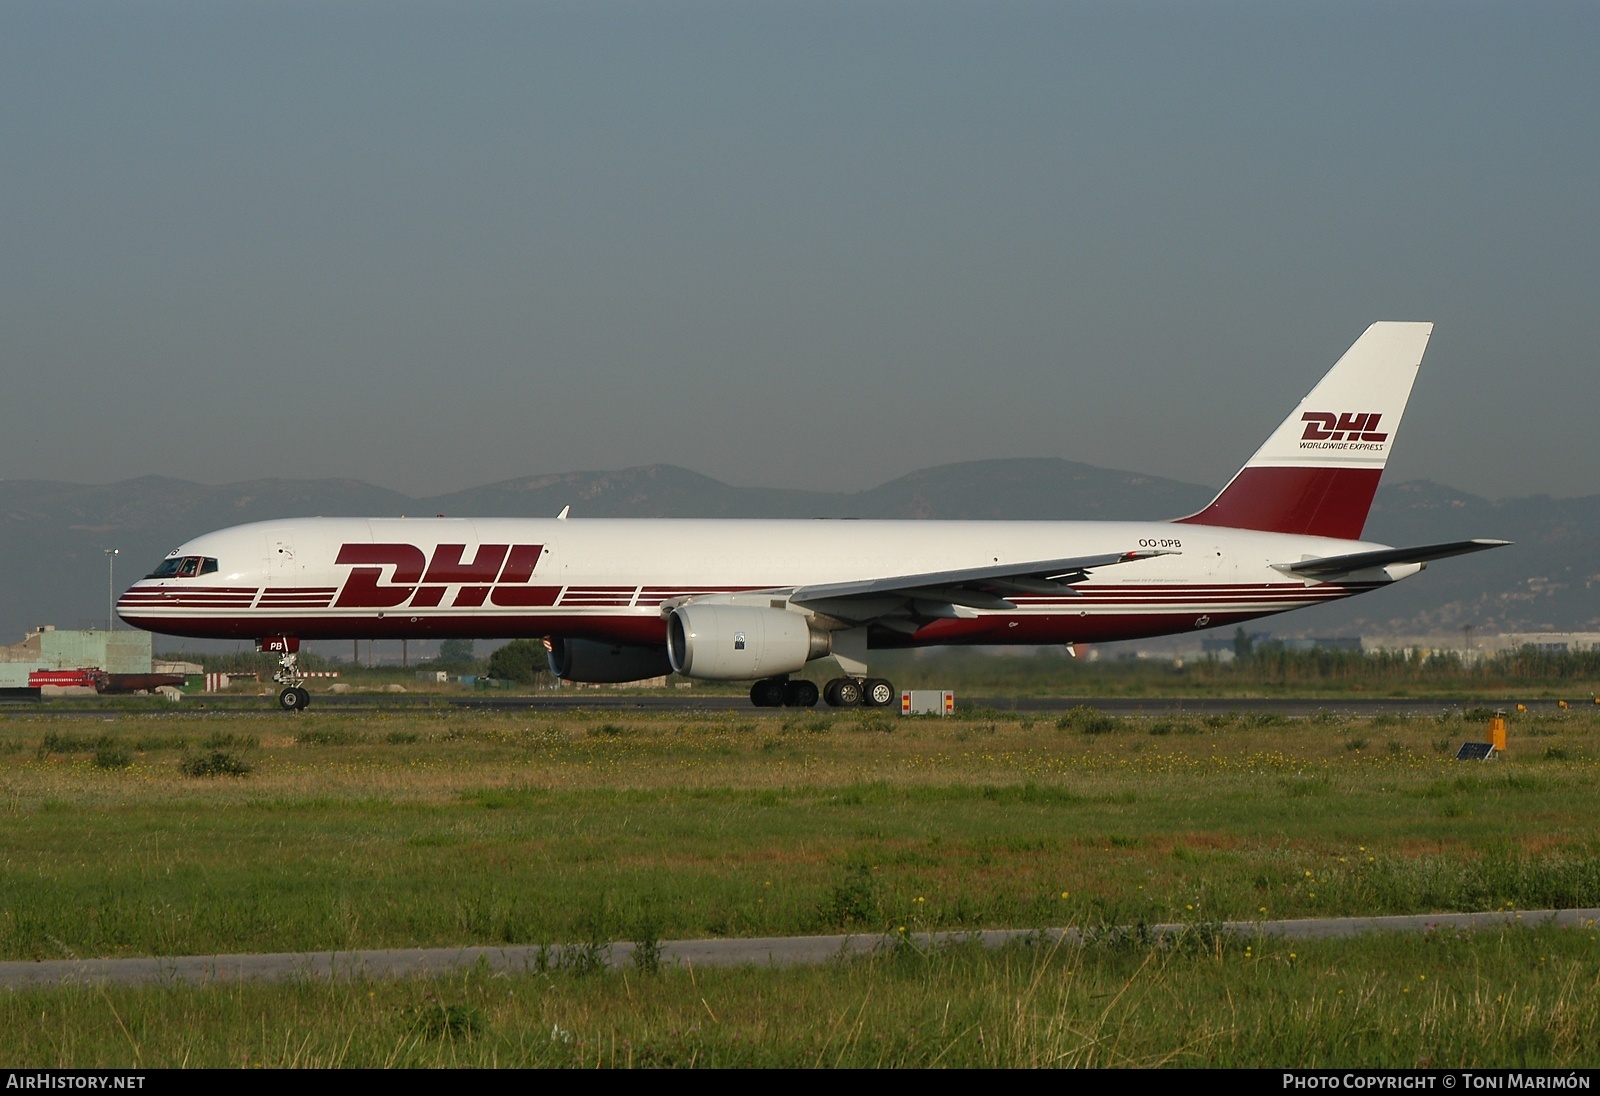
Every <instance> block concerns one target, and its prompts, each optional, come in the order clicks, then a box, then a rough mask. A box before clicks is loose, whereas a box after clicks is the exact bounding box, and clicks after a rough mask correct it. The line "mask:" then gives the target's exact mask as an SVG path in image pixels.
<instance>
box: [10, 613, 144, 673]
mask: <svg viewBox="0 0 1600 1096" xmlns="http://www.w3.org/2000/svg"><path fill="white" fill-rule="evenodd" d="M151 639H152V636H151V635H150V633H149V632H138V631H133V630H132V629H129V630H126V631H117V632H108V631H105V630H103V629H91V630H89V631H83V632H77V631H64V630H61V629H58V628H56V627H55V626H54V625H51V624H41V625H40V626H39V627H38V628H37V629H35V630H34V631H32V632H29V633H28V635H27V637H26V638H24V639H23V641H22V642H21V643H14V644H12V645H11V646H9V647H0V689H17V688H25V687H26V686H27V684H28V674H29V673H30V672H32V671H34V670H79V669H88V668H90V667H93V668H94V669H97V670H103V671H105V672H106V673H108V674H148V673H150V672H151V648H150V641H151Z"/></svg>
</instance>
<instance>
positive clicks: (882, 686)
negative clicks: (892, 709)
mask: <svg viewBox="0 0 1600 1096" xmlns="http://www.w3.org/2000/svg"><path fill="white" fill-rule="evenodd" d="M866 690H867V698H866V700H865V704H866V706H867V707H869V708H887V707H888V706H889V705H891V704H893V703H894V686H893V685H891V684H890V683H889V682H887V681H885V680H883V678H881V677H874V678H871V679H869V680H868V681H867V683H866Z"/></svg>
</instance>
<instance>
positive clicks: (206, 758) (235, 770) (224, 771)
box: [178, 750, 254, 776]
mask: <svg viewBox="0 0 1600 1096" xmlns="http://www.w3.org/2000/svg"><path fill="white" fill-rule="evenodd" d="M178 767H179V769H181V770H182V771H183V775H184V776H248V775H249V773H250V771H251V769H253V768H254V766H252V765H251V764H250V763H249V762H247V761H244V760H243V759H241V758H238V757H235V756H233V754H231V753H228V752H227V751H225V750H212V751H211V752H210V753H204V754H191V755H190V756H188V757H186V758H184V759H183V761H182V762H180V763H179V766H178Z"/></svg>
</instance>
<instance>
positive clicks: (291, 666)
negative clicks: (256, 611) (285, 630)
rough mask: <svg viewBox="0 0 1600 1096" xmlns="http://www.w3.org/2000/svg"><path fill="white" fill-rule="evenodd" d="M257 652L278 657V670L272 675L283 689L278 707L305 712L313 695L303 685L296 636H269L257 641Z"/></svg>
mask: <svg viewBox="0 0 1600 1096" xmlns="http://www.w3.org/2000/svg"><path fill="white" fill-rule="evenodd" d="M256 650H258V651H268V652H271V653H273V654H276V655H278V656H279V657H278V669H277V671H276V672H275V673H273V675H272V680H273V681H276V682H277V683H278V684H279V685H282V686H283V689H282V690H281V691H279V693H278V707H279V708H281V709H283V710H284V711H286V712H298V711H303V710H304V709H305V706H306V705H307V704H310V703H311V694H310V693H309V692H307V691H306V688H305V686H304V685H302V684H301V682H302V681H304V680H305V679H304V678H302V677H301V676H300V640H299V639H298V638H296V637H295V636H269V637H267V638H266V639H258V640H256Z"/></svg>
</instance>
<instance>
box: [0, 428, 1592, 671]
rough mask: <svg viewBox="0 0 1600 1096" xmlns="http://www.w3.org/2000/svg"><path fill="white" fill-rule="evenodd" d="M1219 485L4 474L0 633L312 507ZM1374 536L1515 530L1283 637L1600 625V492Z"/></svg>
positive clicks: (615, 508)
mask: <svg viewBox="0 0 1600 1096" xmlns="http://www.w3.org/2000/svg"><path fill="white" fill-rule="evenodd" d="M1214 493H1215V492H1214V489H1213V488H1209V487H1202V486H1198V485H1196V484H1190V483H1180V482H1178V481H1175V480H1167V479H1161V478H1159V477H1155V476H1144V475H1139V474H1136V473H1132V472H1119V471H1115V470H1112V469H1106V468H1097V467H1094V466H1093V465H1088V464H1080V463H1077V462H1074V461H1065V460H1053V459H1031V460H1030V459H1018V460H992V461H970V462H965V463H961V464H948V465H942V466H940V467H937V468H928V469H923V470H922V471H919V472H913V473H911V474H909V475H906V476H902V477H900V478H898V479H895V480H890V481H889V482H888V483H884V484H881V485H880V486H877V487H874V488H871V489H870V490H866V491H859V492H854V493H834V492H824V491H795V490H779V489H768V488H757V487H733V486H730V485H729V484H726V483H722V482H721V481H719V480H715V479H712V478H710V477H709V476H703V475H700V474H698V473H696V472H691V471H689V470H687V469H684V468H677V467H674V466H672V465H649V466H647V467H642V468H627V469H622V470H619V471H612V472H569V473H562V474H558V475H547V476H529V477H525V478H522V479H515V480H506V481H504V482H500V483H493V484H489V485H486V486H483V487H475V488H472V489H469V490H465V491H455V492H451V493H449V494H445V495H438V496H434V497H431V498H413V497H410V496H407V495H403V494H401V493H399V492H396V491H389V490H385V489H384V488H381V487H374V486H372V485H371V484H366V483H361V482H359V481H355V480H252V481H249V482H245V483H233V484H223V485H219V486H206V485H203V484H197V483H190V482H188V481H185V480H176V479H167V478H162V477H155V476H146V477H141V478H139V479H132V480H126V481H124V482H122V483H116V484H108V485H96V486H87V485H83V484H71V483H55V482H50V481H42V480H9V481H0V566H3V567H4V573H5V574H6V575H7V576H8V578H7V580H6V581H5V582H4V583H3V584H0V642H15V640H16V639H20V638H21V635H22V633H23V631H25V630H26V629H27V628H29V627H32V626H34V625H37V624H41V623H50V624H57V625H60V626H62V627H84V626H92V625H103V624H104V623H105V620H106V587H107V582H106V580H107V560H106V556H105V549H108V548H118V549H120V550H121V554H120V555H119V556H118V557H117V561H116V578H117V585H118V587H119V589H120V588H121V587H125V586H126V585H127V584H128V583H129V582H131V581H132V580H133V579H134V578H135V577H137V576H138V575H141V574H143V573H145V572H146V571H148V570H149V569H150V568H151V567H153V566H154V565H155V563H156V562H157V561H158V560H159V559H161V557H162V556H164V555H165V554H166V553H167V552H168V551H170V550H171V549H172V548H173V547H175V546H176V545H178V544H180V543H181V542H183V541H184V540H186V539H188V538H190V537H193V536H197V535H198V534H200V533H204V532H209V531H210V530H213V529H220V528H223V527H226V526H229V525H238V524H241V523H243V522H248V521H264V520H268V519H271V518H282V517H306V516H317V515H320V516H329V517H331V516H337V515H346V516H348V515H357V516H382V515H400V514H410V515H424V514H426V515H432V514H450V515H461V516H482V517H501V516H504V517H553V516H555V514H557V513H559V512H560V510H561V508H562V507H563V506H568V505H570V506H571V507H572V513H573V517H574V518H575V519H579V520H581V519H582V518H585V517H730V518H731V517H767V518H770V517H834V518H850V517H854V518H874V517H878V518H910V519H918V518H957V519H985V518H987V519H1054V518H1063V519H1070V518H1079V519H1102V520H1116V519H1164V518H1171V517H1175V516H1178V515H1181V514H1186V513H1192V512H1193V511H1195V510H1198V509H1199V508H1200V507H1201V506H1203V505H1204V504H1205V503H1206V502H1207V501H1208V500H1209V499H1210V498H1211V496H1212V495H1213V494H1214ZM1366 535H1367V537H1368V538H1369V539H1373V540H1379V541H1384V542H1387V543H1391V544H1424V543H1430V542H1433V541H1444V540H1458V539H1462V538H1465V537H1471V536H1489V537H1503V538H1506V539H1509V540H1515V541H1517V542H1518V543H1517V546H1516V547H1514V548H1506V549H1501V550H1498V551H1495V552H1489V553H1485V554H1484V555H1481V556H1473V557H1469V558H1467V559H1460V560H1447V561H1443V562H1440V563H1436V564H1434V565H1432V566H1431V567H1430V568H1429V570H1428V572H1427V574H1426V575H1425V576H1423V577H1419V578H1417V579H1414V580H1412V581H1409V582H1405V583H1401V584H1399V585H1398V586H1396V587H1394V588H1392V589H1389V590H1384V591H1380V592H1378V593H1376V594H1371V595H1368V596H1366V597H1362V598H1356V599H1353V600H1351V601H1347V602H1344V603H1341V604H1338V605H1332V606H1327V607H1323V608H1319V609H1315V610H1309V611H1306V612H1303V613H1297V614H1294V615H1292V616H1288V617H1282V618H1278V619H1277V620H1275V621H1274V622H1273V623H1272V624H1271V625H1269V627H1272V628H1273V630H1274V631H1278V632H1281V633H1283V634H1295V633H1304V634H1312V633H1315V634H1319V635H1326V634H1330V633H1331V632H1335V631H1336V632H1339V633H1340V634H1351V633H1353V632H1357V631H1364V632H1367V633H1369V634H1380V633H1388V634H1417V633H1421V632H1434V631H1441V630H1445V631H1448V630H1453V629H1456V628H1459V627H1461V626H1462V625H1463V624H1472V625H1473V626H1474V627H1476V628H1479V629H1481V630H1484V631H1491V630H1499V629H1504V630H1547V629H1548V630H1562V631H1565V630H1600V497H1591V498H1581V499H1551V498H1549V497H1547V496H1542V495H1541V496H1533V497H1530V498H1522V499H1508V500H1505V501H1502V502H1491V501H1489V500H1487V499H1482V498H1479V497H1477V496H1474V495H1467V494H1463V493H1461V492H1458V491H1454V490H1452V489H1451V488H1448V487H1445V486H1442V485H1440V484H1436V483H1429V482H1424V481H1418V482H1412V483H1402V484H1396V485H1393V486H1390V487H1385V488H1383V489H1382V490H1381V491H1380V492H1379V493H1378V498H1377V501H1376V503H1375V505H1374V508H1373V514H1372V518H1371V520H1370V521H1369V522H1368V524H1367V533H1366Z"/></svg>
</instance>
